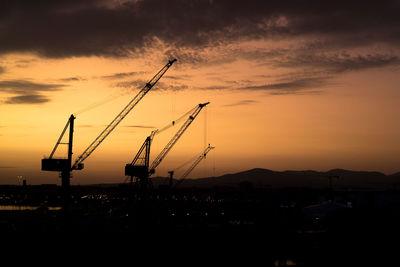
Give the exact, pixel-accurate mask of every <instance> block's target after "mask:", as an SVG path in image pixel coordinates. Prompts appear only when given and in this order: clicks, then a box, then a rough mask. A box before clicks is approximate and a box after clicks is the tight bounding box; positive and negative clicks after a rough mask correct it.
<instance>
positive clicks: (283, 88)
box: [238, 77, 329, 95]
mask: <svg viewBox="0 0 400 267" xmlns="http://www.w3.org/2000/svg"><path fill="white" fill-rule="evenodd" d="M328 80H329V78H328V77H316V78H304V79H298V80H292V81H284V82H277V83H270V84H263V85H251V86H245V87H240V88H238V89H239V90H256V91H269V92H270V93H271V94H275V95H277V94H279V95H283V94H299V92H301V93H303V94H304V93H306V92H311V91H310V89H312V88H321V87H323V86H326V85H327V83H328ZM312 92H314V93H315V91H312Z"/></svg>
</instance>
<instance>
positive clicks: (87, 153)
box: [72, 59, 176, 170]
mask: <svg viewBox="0 0 400 267" xmlns="http://www.w3.org/2000/svg"><path fill="white" fill-rule="evenodd" d="M175 61H176V59H173V60H170V61H168V63H167V64H166V65H165V66H164V67H163V68H162V69H161V70H160V71H159V72H158V73H157V74H156V75H155V76H154V77H153V78H152V79H151V80H150V81H149V82H148V83H146V85H145V86H144V87H143V88H142V89H141V90H140V91H139V93H138V94H137V95H136V96H135V97H134V98H133V99H132V100H131V101H130V102H129V103H128V104H127V105H126V107H125V108H124V109H123V110H122V111H121V112H120V113H119V114H118V115H117V116H116V117H115V118H114V119H113V120H112V121H111V123H110V124H108V125H107V127H106V128H105V129H104V130H103V131H102V132H101V133H100V135H99V136H98V137H97V138H96V139H95V140H94V141H93V142H92V143H91V144H90V145H89V146H88V148H86V150H85V151H84V152H83V153H82V154H81V155H80V156H79V157H78V158H77V159H76V161H75V163H74V165H73V166H72V170H80V169H82V168H83V163H82V162H83V161H84V160H85V159H86V158H87V157H89V156H90V154H92V153H93V151H94V150H95V149H96V148H97V147H98V146H99V145H100V144H101V142H103V141H104V139H105V138H106V137H107V136H108V135H109V134H110V133H111V132H112V131H113V130H114V129H115V127H117V125H118V124H119V123H120V122H121V121H122V120H123V119H124V118H125V117H126V115H128V113H129V112H130V111H131V110H132V109H133V108H134V107H135V106H136V105H137V103H139V101H140V100H142V98H143V97H144V96H145V95H146V94H147V93H148V92H149V91H150V89H151V88H153V86H154V85H155V84H156V83H157V82H158V80H159V79H160V78H161V77H162V76H163V75H164V73H165V72H166V71H167V70H168V69H169V68H170V67H171V66H172V64H173V63H174V62H175Z"/></svg>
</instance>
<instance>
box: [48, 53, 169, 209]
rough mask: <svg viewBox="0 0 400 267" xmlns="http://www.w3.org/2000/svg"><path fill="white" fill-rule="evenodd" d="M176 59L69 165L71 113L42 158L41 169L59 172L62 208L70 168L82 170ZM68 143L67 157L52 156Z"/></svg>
mask: <svg viewBox="0 0 400 267" xmlns="http://www.w3.org/2000/svg"><path fill="white" fill-rule="evenodd" d="M175 61H176V59H173V60H169V61H168V63H167V64H166V65H165V66H164V67H163V68H162V69H161V70H160V71H159V72H157V73H156V75H154V77H153V78H152V79H151V80H150V81H149V82H148V83H146V85H145V86H144V87H143V88H142V89H141V90H140V91H139V93H138V94H137V95H136V96H135V97H134V98H133V99H132V100H131V101H130V102H129V103H128V104H127V105H126V106H125V108H124V109H122V111H121V112H120V113H119V114H118V115H117V116H116V117H115V118H114V119H113V120H112V121H111V123H110V124H108V125H107V127H106V128H105V129H104V130H103V131H102V132H101V133H100V135H99V136H98V137H97V138H96V139H95V140H94V141H93V142H92V143H91V144H90V145H89V146H88V148H86V149H85V151H84V152H83V153H82V154H81V155H80V156H79V157H78V158H77V159H76V161H75V163H74V164H73V165H72V166H71V162H72V141H73V132H74V120H75V116H74V115H71V116H70V118H69V119H68V122H67V125H66V126H65V127H64V130H63V131H62V133H61V136H60V137H59V139H58V141H57V143H56V145H55V147H54V148H53V151H52V152H51V154H50V156H49V158H45V159H42V170H43V171H58V172H61V186H62V190H63V199H64V205H63V206H64V209H65V210H67V209H68V205H69V204H68V202H69V185H70V178H71V171H72V170H82V169H83V161H84V160H85V159H86V158H87V157H89V156H90V155H91V154H92V153H93V151H94V150H95V149H96V148H97V147H98V146H99V145H100V144H101V143H102V142H103V141H104V139H105V138H106V137H107V136H108V135H109V134H110V133H111V132H112V131H113V130H114V129H115V127H117V125H118V124H119V123H120V122H121V121H122V120H123V119H124V118H125V117H126V116H127V115H128V114H129V112H130V111H131V110H132V109H133V108H134V107H135V106H136V105H137V104H138V103H139V102H140V100H142V99H143V97H144V96H145V95H146V94H147V93H148V92H149V91H150V90H151V88H153V87H154V85H156V83H157V82H158V80H160V78H161V77H162V76H163V75H164V74H165V72H166V71H167V70H168V69H169V68H170V67H171V66H172V64H173V63H174V62H175ZM68 127H69V141H68V143H61V140H62V138H63V136H64V134H65V132H66V130H67V128H68ZM60 144H68V158H67V159H60V158H53V155H54V153H55V151H56V150H57V147H58V145H60Z"/></svg>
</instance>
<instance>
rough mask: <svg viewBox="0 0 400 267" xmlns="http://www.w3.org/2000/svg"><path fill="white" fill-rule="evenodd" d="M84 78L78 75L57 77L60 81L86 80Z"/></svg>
mask: <svg viewBox="0 0 400 267" xmlns="http://www.w3.org/2000/svg"><path fill="white" fill-rule="evenodd" d="M86 80H87V79H86V78H83V77H80V76H75V77H67V78H62V79H59V81H61V82H79V81H86Z"/></svg>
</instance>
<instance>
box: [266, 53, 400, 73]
mask: <svg viewBox="0 0 400 267" xmlns="http://www.w3.org/2000/svg"><path fill="white" fill-rule="evenodd" d="M399 64H400V58H399V57H398V56H397V55H393V54H367V55H361V54H359V55H350V54H349V53H345V52H342V53H334V54H326V53H325V54H324V53H323V54H310V53H298V54H295V55H288V56H286V57H282V58H280V59H279V60H276V61H275V62H273V65H275V66H278V67H287V68H296V67H302V68H304V67H310V68H319V69H321V68H322V69H324V70H325V71H326V72H330V73H341V72H345V71H354V70H364V69H370V68H377V67H386V66H393V65H399Z"/></svg>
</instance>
